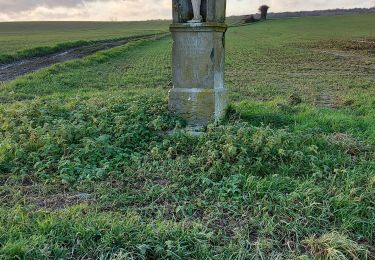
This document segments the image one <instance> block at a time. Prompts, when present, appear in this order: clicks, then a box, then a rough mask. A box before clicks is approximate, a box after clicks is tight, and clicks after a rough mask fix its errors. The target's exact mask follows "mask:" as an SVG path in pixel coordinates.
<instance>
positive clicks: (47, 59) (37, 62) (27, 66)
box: [0, 35, 160, 83]
mask: <svg viewBox="0 0 375 260" xmlns="http://www.w3.org/2000/svg"><path fill="white" fill-rule="evenodd" d="M155 37H158V35H147V36H139V37H131V38H127V39H122V40H116V41H102V42H97V43H93V44H90V45H85V46H81V47H76V48H72V49H67V50H64V51H61V52H58V53H54V54H50V55H46V56H42V57H34V58H27V59H23V60H20V61H16V62H12V63H9V64H3V65H0V83H5V82H8V81H11V80H14V79H16V78H17V77H19V76H22V75H25V74H28V73H31V72H34V71H37V70H40V69H42V68H45V67H49V66H51V65H53V64H56V63H62V62H66V61H69V60H74V59H80V58H83V57H85V56H88V55H91V54H93V53H95V52H98V51H101V50H106V49H111V48H114V47H117V46H121V45H125V44H127V43H129V42H130V41H134V40H139V39H150V38H155ZM159 37H160V35H159Z"/></svg>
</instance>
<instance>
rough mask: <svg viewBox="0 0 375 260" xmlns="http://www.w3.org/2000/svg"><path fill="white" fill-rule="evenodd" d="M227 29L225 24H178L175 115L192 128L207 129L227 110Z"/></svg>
mask: <svg viewBox="0 0 375 260" xmlns="http://www.w3.org/2000/svg"><path fill="white" fill-rule="evenodd" d="M226 29H227V26H226V25H225V24H223V23H217V22H211V23H210V22H206V23H196V24H189V23H174V24H172V25H171V27H170V30H171V32H172V37H173V55H172V56H173V58H172V67H173V89H172V90H171V91H170V98H169V106H170V109H171V111H173V112H175V113H177V114H178V115H180V116H181V117H183V118H184V119H185V120H186V121H187V123H188V125H190V126H206V125H207V124H208V123H210V122H214V121H218V120H219V119H220V118H221V117H222V116H223V114H224V112H225V109H226V106H227V93H226V90H225V88H224V60H225V59H224V58H225V50H224V42H225V31H226Z"/></svg>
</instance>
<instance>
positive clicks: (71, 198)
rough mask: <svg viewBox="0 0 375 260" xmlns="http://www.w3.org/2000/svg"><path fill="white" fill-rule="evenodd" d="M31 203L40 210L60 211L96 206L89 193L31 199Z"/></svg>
mask: <svg viewBox="0 0 375 260" xmlns="http://www.w3.org/2000/svg"><path fill="white" fill-rule="evenodd" d="M29 202H30V203H31V204H33V205H35V206H37V207H38V208H45V209H51V210H59V209H64V208H67V207H71V206H74V205H79V204H83V203H86V204H94V203H95V200H94V199H93V197H92V196H91V195H90V194H88V193H78V194H75V195H72V194H53V195H50V196H43V197H31V198H29Z"/></svg>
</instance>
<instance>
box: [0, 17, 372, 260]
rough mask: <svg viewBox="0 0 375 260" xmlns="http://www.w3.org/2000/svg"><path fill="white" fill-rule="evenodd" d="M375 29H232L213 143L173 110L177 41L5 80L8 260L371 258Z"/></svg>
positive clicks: (4, 235) (3, 177) (3, 192)
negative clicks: (223, 108)
mask: <svg viewBox="0 0 375 260" xmlns="http://www.w3.org/2000/svg"><path fill="white" fill-rule="evenodd" d="M374 20H375V16H374V15H366V16H338V17H318V18H301V19H285V20H275V21H268V22H264V23H258V24H256V25H249V26H242V27H237V28H231V29H230V30H229V32H228V35H227V71H226V74H227V78H226V80H227V86H228V88H229V90H230V96H231V101H232V103H231V108H230V109H229V110H228V113H227V117H226V118H225V120H224V121H223V122H222V124H221V125H220V126H213V125H211V126H209V127H208V129H207V133H206V134H205V135H202V136H201V137H192V136H190V135H188V134H186V133H184V132H183V131H182V130H180V129H181V128H182V127H183V125H184V122H183V121H181V120H180V119H179V118H177V117H175V116H173V115H171V114H170V113H169V112H168V106H167V100H168V97H167V96H168V89H169V88H170V81H171V76H170V75H171V67H170V66H171V65H170V58H171V57H170V52H171V39H169V38H164V39H160V40H148V41H145V40H143V41H137V42H133V43H131V44H129V45H126V46H121V47H117V48H114V49H112V50H107V51H104V52H100V53H97V54H95V55H93V56H90V57H87V58H85V59H83V60H78V61H72V62H67V63H64V64H59V65H55V66H53V67H51V68H48V69H45V70H42V71H39V72H36V73H33V74H31V75H28V76H24V77H22V78H19V79H17V80H15V81H13V82H10V83H7V84H3V85H1V91H0V102H1V104H0V137H1V138H0V173H1V174H0V185H1V186H0V198H1V205H0V258H4V259H11V258H21V259H29V258H37V259H39V258H74V259H75V258H115V259H123V258H126V259H128V258H130V259H132V258H140V259H150V258H151V259H152V258H171V259H185V258H194V259H213V258H215V259H229V258H234V259H249V258H255V259H315V258H316V259H372V258H373V257H374V252H375V251H374V247H373V245H374V244H375V236H374V234H375V213H374V212H375V204H374V198H375V175H374V173H375V164H374V161H375V160H374V159H375V158H374V155H375V154H374V148H375V146H374V145H375V144H374V141H375V132H374V125H375V124H374V123H375V122H374V121H375V119H374V118H375V117H374V107H373V106H374V104H375V99H374V97H375V95H374V87H375V78H374V70H373V68H374V65H375V60H374V55H373V50H372V47H371V44H370V43H368V42H371V41H373V38H372V37H373V35H375V32H374V29H373V27H372V26H371V24H373V23H374ZM363 42H364V43H363ZM348 46H349V47H348ZM352 46H355V47H354V48H353V47H352ZM172 129H176V134H174V135H172V136H169V135H166V134H165V132H166V131H169V130H172Z"/></svg>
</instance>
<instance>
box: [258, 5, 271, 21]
mask: <svg viewBox="0 0 375 260" xmlns="http://www.w3.org/2000/svg"><path fill="white" fill-rule="evenodd" d="M268 9H270V7H269V6H268V5H262V6H260V7H259V11H260V19H262V20H266V19H267V14H268Z"/></svg>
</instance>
